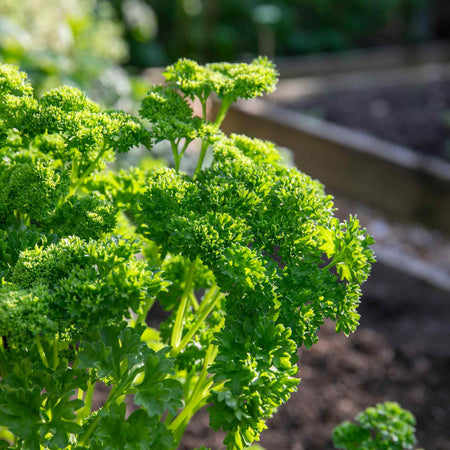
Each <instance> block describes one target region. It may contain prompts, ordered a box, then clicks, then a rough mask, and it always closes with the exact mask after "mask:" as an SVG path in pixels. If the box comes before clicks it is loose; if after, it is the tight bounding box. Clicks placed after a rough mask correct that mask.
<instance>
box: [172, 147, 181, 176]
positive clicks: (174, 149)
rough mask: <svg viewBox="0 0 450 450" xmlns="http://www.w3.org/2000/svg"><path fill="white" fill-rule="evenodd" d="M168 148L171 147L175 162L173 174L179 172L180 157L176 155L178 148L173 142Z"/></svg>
mask: <svg viewBox="0 0 450 450" xmlns="http://www.w3.org/2000/svg"><path fill="white" fill-rule="evenodd" d="M170 146H171V147H172V154H173V159H174V161H175V172H177V173H178V172H179V171H180V161H181V159H180V155H179V154H178V146H177V144H176V143H175V142H174V141H170Z"/></svg>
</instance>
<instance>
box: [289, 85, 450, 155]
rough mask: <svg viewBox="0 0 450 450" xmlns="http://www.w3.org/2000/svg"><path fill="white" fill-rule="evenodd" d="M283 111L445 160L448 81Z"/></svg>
mask: <svg viewBox="0 0 450 450" xmlns="http://www.w3.org/2000/svg"><path fill="white" fill-rule="evenodd" d="M285 106H286V107H288V108H291V109H295V110H297V111H301V112H303V113H306V114H311V115H314V116H317V117H320V118H322V119H324V120H327V121H330V122H334V123H336V124H338V125H343V126H345V127H350V128H353V129H356V130H360V131H364V132H367V133H369V134H372V135H374V136H376V137H379V138H382V139H384V140H388V141H391V142H394V143H396V144H401V145H404V146H406V147H409V148H412V149H414V150H418V151H420V152H423V153H426V154H429V155H434V156H438V157H440V158H444V159H446V160H450V81H436V82H432V83H424V84H422V85H413V86H389V87H374V88H370V89H369V88H367V89H348V90H343V91H338V92H328V93H326V94H320V95H312V96H308V97H305V98H303V99H301V100H297V101H295V102H291V103H287V104H286V105H285Z"/></svg>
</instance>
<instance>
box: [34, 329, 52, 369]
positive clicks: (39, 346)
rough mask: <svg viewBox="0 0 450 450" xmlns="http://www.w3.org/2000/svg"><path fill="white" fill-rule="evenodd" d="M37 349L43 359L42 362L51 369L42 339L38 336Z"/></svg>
mask: <svg viewBox="0 0 450 450" xmlns="http://www.w3.org/2000/svg"><path fill="white" fill-rule="evenodd" d="M36 347H37V349H38V352H39V356H40V357H41V360H42V362H43V363H44V366H45V367H47V368H48V367H50V366H49V364H48V360H47V356H46V354H45V351H44V348H43V347H42V342H41V338H40V337H39V336H36Z"/></svg>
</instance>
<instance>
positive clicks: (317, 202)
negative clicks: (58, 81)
mask: <svg viewBox="0 0 450 450" xmlns="http://www.w3.org/2000/svg"><path fill="white" fill-rule="evenodd" d="M165 76H166V80H167V83H166V85H165V86H155V87H153V88H152V89H151V90H150V92H149V93H148V94H147V96H146V97H145V98H144V100H143V102H142V107H141V111H140V113H141V116H142V117H143V118H144V119H145V120H146V121H148V126H149V129H148V130H147V129H146V128H145V127H144V126H143V122H141V120H140V119H137V118H134V117H131V116H129V115H127V114H125V113H122V112H117V111H105V110H103V109H102V108H101V107H100V106H99V105H97V104H95V103H94V102H92V101H91V100H89V99H88V98H87V97H86V96H85V95H84V94H83V93H82V92H81V91H79V90H78V89H75V88H69V87H64V88H58V89H56V90H52V91H50V92H48V93H46V94H44V95H43V96H42V97H41V98H39V99H36V98H35V97H34V96H33V92H32V89H31V86H30V85H29V83H28V82H27V81H26V77H25V76H24V75H23V74H21V73H20V72H18V71H17V69H15V68H14V67H12V66H0V89H1V90H2V96H1V98H0V157H1V158H0V181H2V183H1V185H0V200H1V203H0V205H1V206H0V236H1V237H3V238H4V239H3V240H2V241H0V242H1V243H0V257H1V259H0V271H1V276H2V277H3V279H2V284H1V285H0V334H1V336H2V337H3V341H2V343H0V344H2V345H0V371H1V377H2V383H1V384H0V387H1V389H2V391H1V392H0V411H4V412H5V414H10V415H9V416H7V415H6V416H5V419H4V420H5V424H6V426H7V427H8V429H9V431H10V432H11V433H12V434H13V435H14V439H15V443H16V444H17V445H18V446H19V448H20V446H22V447H23V448H38V447H39V446H47V447H48V448H57V446H61V448H63V447H69V448H70V447H71V448H79V449H87V448H93V449H97V448H98V449H100V448H113V449H114V448H117V449H122V448H125V449H138V448H160V449H162V450H164V449H172V448H175V447H176V446H177V445H178V443H179V442H180V439H181V437H182V435H183V432H184V429H185V428H186V426H187V424H188V423H189V420H190V419H191V418H192V417H193V415H194V414H195V413H196V412H197V411H198V410H199V409H200V408H202V407H204V406H206V405H207V404H209V407H208V412H209V415H210V424H211V426H212V428H213V429H215V430H218V429H222V430H224V431H226V432H227V435H226V438H225V441H224V443H225V445H226V446H227V448H229V449H243V448H245V447H248V446H249V445H251V444H252V443H253V442H254V441H257V440H258V439H259V435H260V433H261V431H262V430H263V429H264V428H265V427H266V425H265V422H266V420H267V419H268V418H270V417H271V416H272V415H273V414H274V413H275V412H276V410H277V408H278V407H279V406H280V405H281V404H282V403H284V402H286V401H287V400H288V399H289V396H290V395H291V393H292V392H293V391H294V390H295V389H296V388H297V385H298V383H299V379H298V377H297V371H298V368H297V359H298V358H297V352H298V348H299V347H300V346H302V345H305V346H307V347H310V346H311V345H313V344H314V343H315V342H316V341H317V339H318V338H317V333H318V331H319V329H320V327H321V326H322V324H323V323H324V320H325V319H331V320H333V321H335V322H336V330H337V331H342V332H344V333H345V334H348V333H350V332H352V331H354V330H355V328H356V326H357V324H358V319H359V315H358V313H357V307H358V304H359V298H360V295H361V291H360V285H361V284H362V283H363V282H364V281H365V280H366V279H367V277H368V275H369V272H370V266H371V263H372V262H373V261H374V257H373V253H372V250H371V249H370V245H371V244H372V243H373V239H372V238H371V237H370V236H368V235H367V232H366V230H365V229H363V228H361V226H360V224H359V221H358V220H357V219H356V218H355V217H350V218H349V219H348V220H347V221H343V222H340V221H339V220H338V219H337V218H335V217H334V206H333V200H332V197H331V196H328V195H326V194H325V192H324V188H323V186H322V185H321V184H320V183H319V182H318V181H315V180H313V179H311V178H310V177H309V176H307V175H305V174H303V173H301V172H299V171H298V170H297V169H293V168H288V167H286V166H285V165H284V164H283V162H282V160H281V158H280V155H279V154H278V152H277V150H276V147H275V145H274V144H272V143H270V142H266V141H262V140H258V139H251V138H248V137H246V136H239V135H231V136H225V135H224V134H223V133H222V132H221V131H220V130H219V126H220V124H221V123H222V120H223V119H224V117H225V114H226V112H227V110H228V108H229V107H230V105H231V104H232V103H233V102H235V101H236V100H237V99H239V98H242V99H248V98H254V97H256V96H259V95H262V94H263V93H264V92H270V91H272V90H273V89H274V87H275V83H276V78H277V73H276V70H275V68H274V66H273V64H272V63H271V62H269V61H268V60H267V59H266V58H258V59H256V60H255V61H253V62H252V63H251V64H229V63H220V64H208V65H206V66H201V65H199V64H197V63H195V62H194V61H189V60H186V59H184V60H180V61H178V62H177V63H175V64H173V65H172V66H170V67H168V68H167V71H166V73H165ZM210 95H215V96H216V98H217V99H218V101H219V103H220V106H219V110H218V112H217V114H216V116H215V117H211V114H210V111H209V110H208V108H209V103H207V99H208V98H209V96H210ZM192 101H199V102H200V105H201V107H202V113H201V115H200V116H196V115H195V114H194V113H193V109H192ZM161 140H167V141H169V142H170V145H171V148H172V152H173V156H174V161H175V167H174V168H167V167H164V168H154V167H152V169H151V170H144V169H138V168H130V169H129V170H122V171H120V172H119V173H114V172H113V171H111V170H109V169H106V164H107V163H108V162H109V161H112V160H113V159H114V154H115V152H124V151H128V150H129V149H130V148H131V147H132V146H134V145H138V144H140V143H141V144H142V143H143V144H147V145H150V144H151V143H155V142H159V141H161ZM194 140H198V141H199V145H198V147H197V150H199V151H200V153H199V154H198V163H197V167H196V169H195V172H194V173H193V174H187V173H183V172H181V171H180V161H181V159H182V158H183V156H184V154H185V152H186V151H191V150H192V146H191V145H190V144H191V142H192V141H194ZM207 152H211V154H212V155H211V156H212V162H211V164H210V165H209V166H208V167H206V168H203V163H204V159H205V156H206V154H207ZM122 234H123V235H122ZM156 301H159V303H160V305H161V306H162V307H163V309H165V310H166V311H168V312H169V313H170V316H169V317H168V319H167V320H166V321H164V322H163V323H162V324H161V325H160V329H159V330H155V329H153V328H151V327H150V326H148V325H147V324H146V318H147V313H148V312H149V311H151V308H152V306H153V304H154V303H155V302H156ZM18 358H23V359H22V360H23V363H22V366H21V368H20V369H19V368H18V367H19V366H18V365H17V364H18V362H17V361H18ZM11 374H17V377H18V378H17V380H19V381H17V382H16V381H15V380H16V378H14V377H13V375H11ZM34 374H39V375H36V376H35V375H34ZM49 377H50V378H51V377H53V378H51V379H52V382H53V383H55V384H57V385H58V386H60V388H59V389H60V390H59V391H57V394H55V395H59V396H60V397H61V404H60V403H58V402H53V400H50V397H47V396H46V395H42V392H44V391H45V392H48V393H49V395H50V391H51V389H50V388H49V389H47V383H48V382H49V381H48V379H50V378H49ZM60 378H61V379H60ZM35 380H36V381H35ZM64 380H66V381H64ZM98 382H103V383H105V384H107V385H108V386H110V391H109V394H108V398H107V399H106V400H105V403H104V404H103V406H102V407H101V408H100V409H99V410H98V411H93V410H92V397H93V395H94V392H95V389H96V385H97V384H98ZM33 383H35V384H33ZM58 383H59V384H58ZM64 383H66V384H64ZM75 391H76V393H77V396H76V397H77V398H76V400H75V399H73V395H74V393H75ZM52 392H53V391H52ZM52 395H53V394H52ZM127 396H132V400H131V398H130V401H132V402H133V405H134V407H135V408H137V409H136V411H134V412H132V413H131V414H129V415H127V412H126V406H125V404H124V400H125V399H126V398H127ZM52 398H53V397H52ZM1 402H4V403H3V404H4V405H6V406H4V407H2V406H1V405H2V403H1ZM13 402H16V403H17V405H22V404H25V403H26V402H29V403H30V404H32V405H33V409H32V410H33V414H31V415H30V420H31V422H30V423H28V425H24V423H25V422H24V420H25V419H19V413H17V411H13V410H14V408H13V407H12V406H10V405H12V404H13ZM60 405H61V406H60ZM2 408H3V409H2ZM58 408H62V412H59V409H58ZM18 410H20V407H19V408H18ZM8 411H11V413H9V412H8ZM58 414H59V415H58ZM0 417H1V416H0ZM56 419H58V420H59V422H58V423H54V422H53V421H54V420H56ZM52 427H53V428H52ZM26 430H28V431H26ZM141 430H144V431H141ZM118 434H119V436H118Z"/></svg>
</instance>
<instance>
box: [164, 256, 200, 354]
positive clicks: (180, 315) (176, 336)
mask: <svg viewBox="0 0 450 450" xmlns="http://www.w3.org/2000/svg"><path fill="white" fill-rule="evenodd" d="M195 264H196V260H195V259H194V261H192V262H191V264H190V266H189V271H188V275H187V278H186V282H185V284H184V290H183V294H182V295H181V301H180V305H179V306H178V311H177V316H176V318H175V324H174V326H173V330H172V339H171V341H170V342H171V344H172V347H173V348H172V350H173V349H175V348H177V347H178V346H179V345H180V341H181V335H182V333H183V319H184V315H185V313H186V307H187V303H188V299H189V293H190V292H191V289H192V283H193V281H194V273H195Z"/></svg>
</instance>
